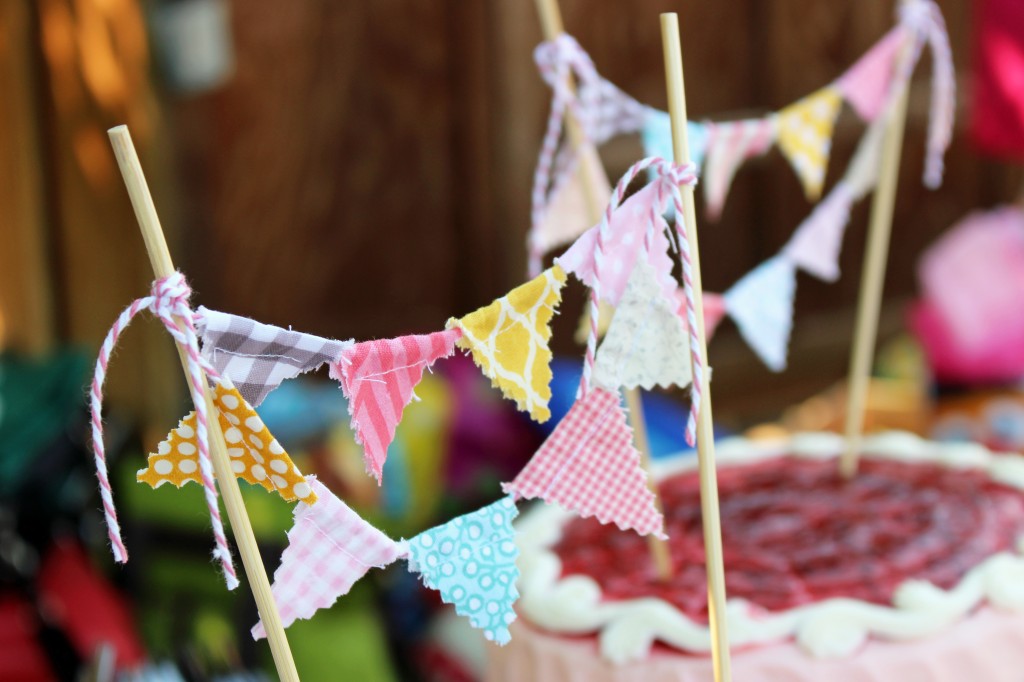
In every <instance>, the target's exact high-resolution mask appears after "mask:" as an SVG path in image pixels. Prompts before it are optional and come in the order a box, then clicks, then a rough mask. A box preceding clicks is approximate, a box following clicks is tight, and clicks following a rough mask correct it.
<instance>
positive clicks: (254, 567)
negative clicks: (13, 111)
mask: <svg viewBox="0 0 1024 682" xmlns="http://www.w3.org/2000/svg"><path fill="white" fill-rule="evenodd" d="M107 134H108V135H109V136H110V144H111V146H113V148H114V155H115V156H116V157H117V164H118V166H119V167H120V168H121V175H122V176H123V177H124V183H125V185H126V187H127V188H128V195H129V196H130V197H131V201H132V207H133V208H134V209H135V217H136V219H137V220H138V221H139V228H140V230H141V231H142V239H143V241H144V242H145V243H146V252H147V253H148V254H149V260H150V263H151V264H152V266H153V273H154V274H155V275H156V277H157V278H163V277H167V276H168V275H171V274H173V273H174V262H173V261H172V260H171V253H170V251H169V250H168V248H167V241H166V240H165V239H164V233H163V228H161V226H160V218H159V217H158V216H157V212H156V207H155V206H154V204H153V197H152V196H151V195H150V192H149V186H148V185H147V184H146V177H145V175H144V174H143V172H142V164H141V163H139V157H138V155H137V154H136V152H135V145H134V144H133V143H132V138H131V134H130V133H129V132H128V127H127V126H123V125H122V126H117V127H116V128H111V129H110V130H109V131H107ZM179 326H181V323H180V322H179ZM178 355H179V357H180V358H181V365H182V368H183V369H184V370H185V376H186V381H187V380H188V374H189V372H188V360H187V355H186V353H185V351H184V349H183V348H181V346H178ZM200 389H201V390H202V392H203V395H204V397H205V399H206V405H207V410H208V412H209V414H210V417H211V418H210V420H209V424H208V428H209V434H210V459H211V461H212V463H213V470H214V474H215V476H216V479H217V487H218V488H219V489H220V494H221V497H222V498H223V500H224V507H225V508H226V510H227V513H228V519H229V520H230V522H231V530H232V532H233V533H234V536H235V544H236V545H237V546H238V552H239V554H240V555H241V557H242V566H243V567H244V568H245V575H246V577H247V578H248V580H249V586H250V587H251V588H252V593H253V597H255V599H256V608H257V610H258V611H259V614H260V619H261V620H262V621H263V626H264V628H265V629H266V632H267V641H268V642H269V643H270V651H271V653H272V654H273V657H274V665H275V666H276V667H277V674H278V676H279V677H280V679H281V680H284V681H285V682H298V679H299V675H298V673H297V672H296V670H295V662H294V661H293V660H292V652H291V649H290V648H289V647H288V639H287V637H286V636H285V633H284V627H283V626H282V625H281V617H280V615H279V614H278V611H277V604H276V603H275V602H274V595H273V594H272V593H271V591H270V582H269V580H268V579H267V572H266V570H265V569H264V567H263V560H262V559H261V558H260V550H259V547H258V546H257V545H256V538H255V536H254V535H253V532H252V524H251V523H250V522H249V515H248V514H247V513H246V511H245V504H244V502H243V501H242V493H241V491H240V490H239V489H238V481H237V480H236V479H235V473H234V472H233V471H232V469H231V462H230V459H229V458H228V454H227V447H226V445H225V443H224V434H223V433H222V432H221V428H220V422H219V420H218V419H217V417H216V415H217V408H216V406H215V405H214V404H213V399H212V396H211V394H210V391H209V389H208V387H207V386H206V384H205V383H204V384H203V385H202V386H201V387H200Z"/></svg>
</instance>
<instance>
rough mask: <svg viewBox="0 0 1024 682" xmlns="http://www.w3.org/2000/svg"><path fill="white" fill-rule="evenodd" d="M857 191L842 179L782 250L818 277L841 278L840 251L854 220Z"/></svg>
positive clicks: (795, 262) (805, 270)
mask: <svg viewBox="0 0 1024 682" xmlns="http://www.w3.org/2000/svg"><path fill="white" fill-rule="evenodd" d="M852 205H853V192H852V191H851V190H850V187H849V185H847V184H846V182H845V181H843V180H840V181H839V182H837V183H836V186H835V187H833V188H832V191H831V192H829V193H828V196H827V197H825V199H824V200H823V201H822V202H821V203H820V204H818V205H817V206H815V207H814V210H813V211H812V212H811V214H810V215H809V216H807V218H805V219H804V221H803V222H802V223H800V227H798V228H796V232H795V233H793V236H792V238H790V240H789V243H788V244H786V246H785V247H784V248H783V250H782V252H783V253H784V254H785V255H786V256H787V257H788V258H789V260H791V261H792V262H793V263H794V264H795V265H796V266H797V267H799V268H800V269H801V270H803V271H804V272H807V273H809V274H811V275H814V276H815V277H817V278H818V279H822V280H825V281H827V282H834V281H836V280H837V279H839V252H840V250H841V249H842V246H843V234H844V233H845V232H846V225H847V223H849V222H850V207H851V206H852Z"/></svg>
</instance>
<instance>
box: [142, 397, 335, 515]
mask: <svg viewBox="0 0 1024 682" xmlns="http://www.w3.org/2000/svg"><path fill="white" fill-rule="evenodd" d="M214 404H215V405H216V406H217V416H218V418H219V421H220V427H221V429H222V430H223V431H224V442H225V443H226V444H227V447H228V455H229V456H230V458H231V468H232V469H233V470H234V472H235V473H236V474H237V475H238V477H239V478H241V479H242V480H244V481H248V482H249V483H252V484H254V485H261V486H263V487H264V488H266V489H267V490H268V491H270V492H274V491H277V493H278V494H279V495H281V497H283V498H284V499H285V500H287V501H288V502H293V501H295V500H301V501H303V502H305V503H306V504H313V503H314V502H316V493H314V492H313V491H312V489H311V488H310V486H309V484H308V483H306V479H305V477H304V476H303V475H302V472H300V471H299V470H298V468H297V467H296V466H295V464H293V463H292V460H291V458H290V457H289V456H288V453H287V452H285V451H284V448H282V447H281V444H280V443H278V442H277V439H276V438H274V436H273V434H271V433H270V430H269V429H267V427H266V425H265V424H264V423H263V420H262V419H260V417H259V415H258V414H256V410H254V409H253V408H252V407H250V406H249V403H247V402H245V399H244V398H242V394H241V393H239V392H238V391H237V390H236V389H235V387H234V386H231V385H230V383H229V382H228V381H227V380H226V379H225V380H223V383H222V384H218V385H217V387H216V396H215V399H214ZM148 464H149V466H147V467H146V468H145V469H142V470H140V471H139V472H138V474H136V476H135V478H136V480H138V481H139V482H140V483H148V484H149V485H150V486H152V487H153V488H156V487H158V486H161V485H163V484H164V483H173V484H174V485H176V486H178V487H179V488H180V487H181V486H183V485H184V484H186V483H188V482H189V481H195V482H196V483H199V482H200V473H199V450H198V443H197V441H196V413H195V412H191V413H189V415H188V416H186V417H185V418H184V419H182V420H181V422H179V423H178V427H177V428H176V429H174V430H172V431H171V432H170V433H169V434H167V438H165V439H164V440H163V441H162V442H161V443H160V445H158V446H157V451H156V452H154V453H151V454H150V455H149V462H148Z"/></svg>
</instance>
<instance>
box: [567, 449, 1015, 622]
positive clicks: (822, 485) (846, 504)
mask: <svg viewBox="0 0 1024 682" xmlns="http://www.w3.org/2000/svg"><path fill="white" fill-rule="evenodd" d="M718 485H719V497H720V502H721V505H720V508H721V516H722V542H723V548H724V557H725V584H726V590H727V593H728V597H729V598H730V599H732V598H737V597H739V598H742V599H745V600H747V601H749V602H751V603H753V604H756V605H758V606H760V607H762V608H764V609H766V610H769V611H781V610H785V609H791V608H793V607H796V606H800V605H802V604H807V603H810V602H815V601H820V600H823V599H828V598H831V597H849V598H853V599H860V600H863V601H867V602H873V603H876V604H891V603H892V598H893V593H894V591H895V589H896V587H897V586H899V585H900V584H901V583H902V582H904V581H905V580H907V579H911V578H914V579H921V580H928V581H930V582H932V583H934V584H935V585H937V586H939V587H942V588H945V589H948V588H950V587H953V586H954V585H956V584H957V583H958V582H959V581H960V579H961V578H962V577H963V576H964V574H965V573H966V572H967V571H968V570H970V569H971V568H972V567H974V566H976V565H977V564H978V563H980V562H981V561H983V560H984V559H986V558H987V557H989V556H991V555H993V554H995V553H997V552H1000V551H1004V550H1012V549H1013V548H1014V547H1015V542H1016V539H1017V538H1018V537H1020V536H1021V534H1022V532H1024V494H1022V493H1021V491H1020V490H1017V489H1015V488H1011V487H1009V486H1006V485H1002V484H999V483H996V482H994V481H992V480H991V479H990V478H989V477H988V475H986V474H985V473H982V472H978V471H970V470H967V471H965V470H955V469H950V468H947V467H942V466H937V465H930V464H916V463H914V464H909V463H901V462H895V461H886V460H877V459H862V460H861V463H860V471H859V472H858V475H857V476H856V478H854V479H853V480H852V481H845V480H842V479H841V478H840V476H839V475H838V473H837V470H836V463H835V461H834V460H830V461H810V460H799V459H791V458H778V459H771V460H766V461H762V462H758V463H756V464H750V465H743V466H728V467H723V468H721V469H720V470H719V474H718ZM659 492H660V494H661V497H662V502H663V504H664V508H665V510H666V516H665V522H666V532H667V533H668V535H669V546H670V553H671V556H672V563H673V566H674V574H673V576H672V579H671V580H669V581H667V582H662V581H659V580H658V579H657V577H656V574H655V571H654V567H653V564H652V562H651V557H650V553H649V551H648V549H647V541H646V540H645V539H644V538H642V537H640V536H638V535H637V534H636V533H633V532H624V531H621V530H619V529H618V528H616V527H615V526H606V525H602V524H600V523H598V522H597V521H595V520H593V519H575V520H573V521H571V522H570V523H569V524H567V525H566V527H565V529H564V534H563V538H562V540H561V541H560V542H559V543H558V544H557V545H556V547H555V552H556V553H557V554H558V556H559V557H560V558H561V560H562V573H563V575H572V574H584V575H588V576H590V577H592V578H594V579H595V580H596V581H597V582H598V583H599V584H600V586H601V588H602V591H603V593H604V595H605V598H606V599H615V600H621V599H633V598H639V597H649V596H655V597H660V598H661V599H664V600H665V601H668V602H670V603H672V604H674V605H675V606H676V607H677V608H679V609H680V610H682V611H683V612H684V613H686V614H687V615H688V616H690V617H691V618H694V619H696V620H704V621H706V620H707V590H706V585H707V582H706V577H705V568H704V540H703V534H702V531H701V512H700V496H699V486H698V480H697V475H696V473H695V472H691V473H686V474H681V475H677V476H674V477H671V478H668V479H666V480H665V481H662V483H661V484H660V485H659Z"/></svg>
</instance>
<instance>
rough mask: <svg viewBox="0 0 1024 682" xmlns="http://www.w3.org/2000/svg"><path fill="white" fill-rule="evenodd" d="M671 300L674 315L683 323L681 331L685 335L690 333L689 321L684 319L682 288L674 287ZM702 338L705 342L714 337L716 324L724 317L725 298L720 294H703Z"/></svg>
mask: <svg viewBox="0 0 1024 682" xmlns="http://www.w3.org/2000/svg"><path fill="white" fill-rule="evenodd" d="M672 300H673V301H675V303H676V314H677V315H679V319H680V320H681V321H682V323H683V329H684V330H686V332H687V334H689V331H690V324H689V321H688V320H687V319H686V292H685V291H684V290H683V288H682V287H676V289H675V291H674V292H673V293H672ZM703 301H704V336H705V337H706V340H707V341H710V340H711V337H712V336H714V335H715V330H716V329H718V323H719V322H721V321H722V318H723V317H725V298H724V297H723V296H722V295H721V294H716V293H713V292H711V291H705V292H704V298H703ZM687 338H689V337H687Z"/></svg>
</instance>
